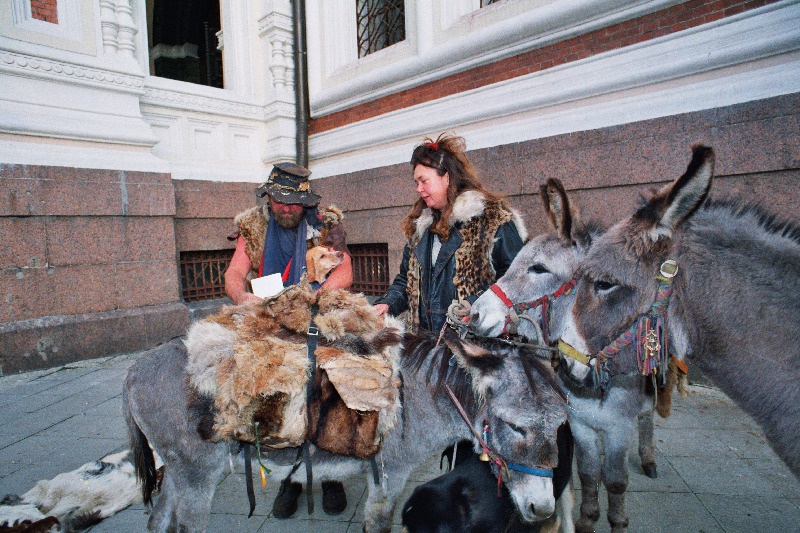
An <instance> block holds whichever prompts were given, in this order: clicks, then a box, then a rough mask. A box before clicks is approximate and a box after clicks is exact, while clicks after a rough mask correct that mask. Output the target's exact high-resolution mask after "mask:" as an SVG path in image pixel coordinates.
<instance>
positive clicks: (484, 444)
mask: <svg viewBox="0 0 800 533" xmlns="http://www.w3.org/2000/svg"><path fill="white" fill-rule="evenodd" d="M447 327H449V326H448V324H447V323H445V324H444V325H443V326H442V331H441V332H440V333H439V340H438V341H437V345H438V344H439V342H441V340H442V337H443V336H444V332H445V328H447ZM528 379H529V380H530V379H531V378H530V376H528ZM444 389H445V391H447V394H448V396H450V400H452V402H453V404H455V406H456V409H458V413H459V414H460V415H461V418H463V419H464V422H466V424H467V427H469V430H470V431H471V432H472V434H473V436H474V437H475V438H476V439H477V440H478V444H480V446H481V449H482V450H483V453H481V457H480V459H481V461H484V462H491V463H493V464H495V465H497V468H498V472H497V490H498V497H499V496H500V492H499V491H500V486H501V485H502V482H503V473H505V474H506V479H507V480H508V479H509V478H510V474H509V470H514V471H516V472H521V473H523V474H528V475H532V476H539V477H550V478H552V477H553V471H552V470H550V469H546V468H536V467H530V466H525V465H521V464H517V463H509V462H507V461H506V460H505V459H503V457H502V456H501V455H500V454H499V453H497V452H495V451H493V450H492V449H491V448H490V447H489V444H488V440H489V439H488V435H489V425H488V423H487V424H486V425H485V426H484V436H481V435H480V433H478V430H476V429H475V426H473V425H472V421H471V420H470V418H469V415H468V414H467V411H466V410H465V409H464V406H463V405H461V402H460V401H459V400H458V398H457V397H456V395H455V393H454V392H453V390H452V389H451V388H450V385H448V384H447V383H445V384H444Z"/></svg>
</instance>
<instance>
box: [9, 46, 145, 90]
mask: <svg viewBox="0 0 800 533" xmlns="http://www.w3.org/2000/svg"><path fill="white" fill-rule="evenodd" d="M0 73H5V74H15V75H18V76H24V77H28V78H31V77H35V78H45V79H50V80H58V81H61V82H65V83H79V84H82V85H90V86H93V87H98V88H104V89H111V90H114V91H121V92H126V93H134V94H137V95H138V94H142V93H143V92H144V78H142V77H141V76H134V75H130V74H124V73H121V72H114V71H111V70H106V69H100V68H94V67H89V66H85V65H76V64H72V63H68V62H65V61H56V60H52V59H46V58H43V57H37V56H33V55H28V54H20V53H16V52H11V51H7V50H0Z"/></svg>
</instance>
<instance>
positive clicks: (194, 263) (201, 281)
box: [181, 250, 233, 302]
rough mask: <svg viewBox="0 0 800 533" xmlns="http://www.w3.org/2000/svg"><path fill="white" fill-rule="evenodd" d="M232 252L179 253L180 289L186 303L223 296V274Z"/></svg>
mask: <svg viewBox="0 0 800 533" xmlns="http://www.w3.org/2000/svg"><path fill="white" fill-rule="evenodd" d="M231 257H233V250H211V251H201V252H181V288H182V292H183V294H182V297H183V300H184V301H186V302H196V301H198V300H212V299H214V298H222V297H223V296H225V279H224V277H223V274H224V273H225V269H227V268H228V263H230V261H231Z"/></svg>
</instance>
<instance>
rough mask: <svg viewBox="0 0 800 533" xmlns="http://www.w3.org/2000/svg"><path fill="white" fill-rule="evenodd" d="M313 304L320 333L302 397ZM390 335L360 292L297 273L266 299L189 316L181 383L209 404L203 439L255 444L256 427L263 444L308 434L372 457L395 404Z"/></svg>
mask: <svg viewBox="0 0 800 533" xmlns="http://www.w3.org/2000/svg"><path fill="white" fill-rule="evenodd" d="M313 305H316V306H317V307H318V312H317V315H316V317H315V318H314V323H315V325H316V326H317V328H318V329H319V333H320V336H319V339H318V347H317V350H316V352H315V354H316V359H317V369H316V372H315V380H314V396H313V399H312V403H311V404H310V405H307V402H306V384H307V382H308V378H309V374H310V372H309V360H308V357H307V341H308V337H307V331H308V328H309V325H310V322H311V308H312V306H313ZM400 334H401V325H400V322H399V321H396V320H394V319H388V321H387V323H386V324H384V322H383V319H382V318H380V317H379V316H378V315H377V314H376V313H375V311H374V310H373V309H372V306H371V305H370V304H369V303H368V302H367V300H366V298H365V297H364V296H363V295H361V294H353V293H350V292H348V291H346V290H343V289H332V290H325V289H323V290H321V291H318V292H314V291H312V290H311V287H310V285H309V284H308V282H307V280H306V279H305V278H303V280H302V281H301V282H300V283H299V284H298V285H295V286H294V287H290V288H288V289H286V290H284V291H282V292H281V293H279V294H278V295H276V296H274V297H272V298H270V299H266V300H262V301H260V302H250V303H247V304H244V305H240V306H232V307H226V308H223V310H222V311H221V312H220V313H219V314H217V315H215V316H212V317H209V318H207V319H205V320H202V321H198V322H196V323H195V324H193V325H192V327H191V328H190V329H189V332H188V334H187V338H186V346H187V351H188V357H189V359H188V364H187V372H188V374H189V382H190V385H192V386H193V388H194V389H195V392H196V393H198V394H201V395H205V396H207V397H211V398H213V406H214V423H213V429H212V431H210V432H209V433H210V434H203V437H204V438H207V439H208V440H212V441H222V440H228V439H238V440H244V441H248V442H255V440H256V431H258V440H259V442H260V443H261V444H262V445H264V446H267V447H271V448H284V447H290V446H299V445H300V444H302V443H303V441H304V440H305V439H306V437H309V438H311V440H312V442H314V443H315V444H317V446H318V447H320V448H322V449H325V450H328V451H332V452H333V453H340V454H345V455H353V456H356V457H368V456H371V455H374V454H375V453H377V451H378V449H379V445H380V441H381V438H382V436H383V435H384V434H386V432H388V430H389V429H391V428H392V427H393V425H394V423H395V420H396V417H397V413H398V411H399V408H400V404H399V386H400V381H399V377H398V368H399V361H398V358H399V351H400V348H399V344H400ZM307 407H308V409H307ZM256 423H257V426H256ZM309 424H310V425H309Z"/></svg>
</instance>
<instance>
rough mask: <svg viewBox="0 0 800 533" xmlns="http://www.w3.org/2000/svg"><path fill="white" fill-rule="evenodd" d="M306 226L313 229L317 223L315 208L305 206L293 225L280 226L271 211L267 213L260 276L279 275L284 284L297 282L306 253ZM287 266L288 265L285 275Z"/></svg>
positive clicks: (288, 284) (319, 224) (301, 273)
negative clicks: (303, 212) (295, 225)
mask: <svg viewBox="0 0 800 533" xmlns="http://www.w3.org/2000/svg"><path fill="white" fill-rule="evenodd" d="M306 222H307V223H308V224H306ZM309 225H310V226H312V227H313V228H318V227H319V226H321V222H320V220H319V218H318V216H317V208H316V207H313V208H307V209H306V214H305V217H304V218H303V219H301V220H300V224H298V225H297V228H284V227H282V226H280V225H279V224H278V223H277V222H276V221H275V219H274V218H273V217H272V213H270V214H269V223H268V224H267V236H266V239H265V240H264V257H263V259H262V265H263V269H262V271H261V275H262V276H268V275H269V274H275V273H277V274H281V276H283V286H284V287H289V286H291V285H295V284H297V283H298V282H299V281H300V276H302V275H303V272H305V269H306V252H307V251H308V245H307V243H306V240H307V239H308V236H307V229H308V226H309ZM290 262H291V264H290ZM287 266H288V267H289V272H288V274H287V272H286V267H287Z"/></svg>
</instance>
